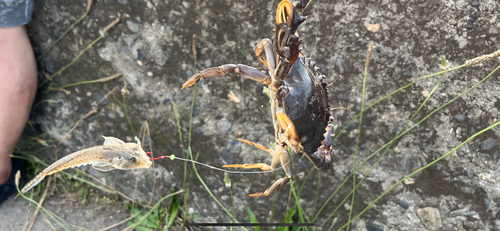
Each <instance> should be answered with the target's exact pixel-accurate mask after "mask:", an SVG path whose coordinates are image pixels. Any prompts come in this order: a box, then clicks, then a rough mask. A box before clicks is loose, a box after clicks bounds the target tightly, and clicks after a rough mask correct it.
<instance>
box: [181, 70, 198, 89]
mask: <svg viewBox="0 0 500 231" xmlns="http://www.w3.org/2000/svg"><path fill="white" fill-rule="evenodd" d="M201 78H202V76H201V75H200V73H198V74H196V75H193V76H191V78H189V79H188V80H187V81H186V82H185V83H184V84H182V89H184V88H186V87H189V86H192V85H193V84H195V83H197V82H198V81H200V79H201Z"/></svg>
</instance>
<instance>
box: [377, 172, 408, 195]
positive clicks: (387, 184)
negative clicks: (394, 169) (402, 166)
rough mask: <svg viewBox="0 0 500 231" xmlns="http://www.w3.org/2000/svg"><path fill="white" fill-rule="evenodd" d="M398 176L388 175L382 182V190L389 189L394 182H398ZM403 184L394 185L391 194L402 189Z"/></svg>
mask: <svg viewBox="0 0 500 231" xmlns="http://www.w3.org/2000/svg"><path fill="white" fill-rule="evenodd" d="M398 181H399V180H398V178H396V177H393V176H392V177H389V178H387V179H386V180H385V181H384V183H382V190H383V191H384V192H385V191H387V190H389V189H390V188H391V187H392V186H393V185H394V184H396V183H397V182H398ZM403 188H404V186H403V184H398V185H397V186H396V187H394V188H393V189H392V191H391V193H392V194H397V193H399V192H401V190H403Z"/></svg>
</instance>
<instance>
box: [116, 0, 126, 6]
mask: <svg viewBox="0 0 500 231" xmlns="http://www.w3.org/2000/svg"><path fill="white" fill-rule="evenodd" d="M118 2H119V3H121V4H123V5H125V4H127V2H128V0H118Z"/></svg>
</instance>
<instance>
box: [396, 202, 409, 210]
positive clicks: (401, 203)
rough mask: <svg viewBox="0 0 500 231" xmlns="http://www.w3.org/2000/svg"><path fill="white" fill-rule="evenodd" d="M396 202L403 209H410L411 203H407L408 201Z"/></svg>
mask: <svg viewBox="0 0 500 231" xmlns="http://www.w3.org/2000/svg"><path fill="white" fill-rule="evenodd" d="M396 203H397V204H398V205H399V206H401V207H402V208H403V209H408V208H410V205H409V204H408V203H406V201H403V200H397V201H396Z"/></svg>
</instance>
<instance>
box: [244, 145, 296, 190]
mask: <svg viewBox="0 0 500 231" xmlns="http://www.w3.org/2000/svg"><path fill="white" fill-rule="evenodd" d="M276 147H278V146H276ZM285 147H286V146H285ZM285 147H283V148H281V150H280V152H281V154H279V155H280V162H281V166H283V170H285V174H286V175H285V177H283V178H280V179H278V180H277V181H275V182H274V183H273V184H272V185H271V187H269V188H268V189H266V191H264V192H261V193H254V194H250V195H248V196H250V197H262V196H269V194H271V193H272V192H273V191H274V190H275V189H276V188H278V187H280V186H283V185H286V184H287V183H288V181H290V178H292V167H291V165H292V164H291V163H290V154H289V153H288V151H287V150H286V148H285ZM273 160H274V158H273Z"/></svg>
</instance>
